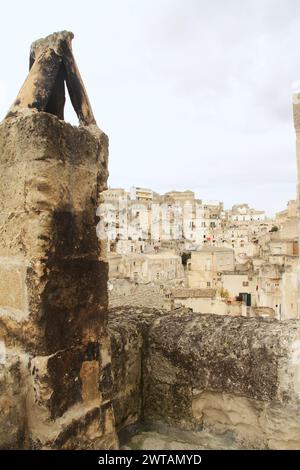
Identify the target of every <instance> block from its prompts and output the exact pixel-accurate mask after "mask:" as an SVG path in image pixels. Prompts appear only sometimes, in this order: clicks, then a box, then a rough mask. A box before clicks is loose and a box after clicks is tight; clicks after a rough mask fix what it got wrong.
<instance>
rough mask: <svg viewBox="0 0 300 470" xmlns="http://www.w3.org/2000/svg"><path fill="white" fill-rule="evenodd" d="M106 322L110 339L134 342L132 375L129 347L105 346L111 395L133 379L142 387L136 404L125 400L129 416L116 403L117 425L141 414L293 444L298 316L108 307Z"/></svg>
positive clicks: (297, 422) (299, 365) (263, 443)
mask: <svg viewBox="0 0 300 470" xmlns="http://www.w3.org/2000/svg"><path fill="white" fill-rule="evenodd" d="M151 316H152V318H151ZM145 322H146V325H147V328H145V327H144V326H143V325H145ZM109 323H112V324H113V328H111V327H110V331H111V334H112V339H113V344H115V343H116V338H117V337H120V335H122V341H121V343H122V345H123V346H122V347H125V349H126V350H127V351H128V352H129V351H130V348H134V350H135V356H136V362H137V363H139V364H140V373H139V376H136V377H135V378H134V380H132V376H131V375H130V368H131V366H130V360H131V359H130V357H132V355H131V354H129V355H128V356H126V355H122V356H121V358H120V355H119V352H120V349H118V348H116V347H113V350H112V355H113V358H112V365H113V371H116V369H117V373H115V377H116V383H115V390H114V393H115V397H117V399H118V400H119V401H120V400H121V397H122V395H123V396H124V390H125V389H126V387H128V386H131V389H132V384H133V383H134V387H133V388H134V389H135V390H136V391H137V390H138V389H139V388H140V390H141V394H142V402H141V403H139V407H136V408H134V407H133V404H135V403H136V402H135V401H134V400H133V401H128V402H127V407H126V416H127V417H130V418H129V419H127V418H126V417H125V414H124V412H123V411H121V412H118V408H116V416H117V418H116V419H117V422H118V426H119V428H120V427H122V425H127V424H128V423H130V424H132V423H133V422H134V421H135V420H136V421H137V420H141V421H143V422H144V423H152V425H153V423H157V425H160V424H161V423H165V424H168V425H171V426H174V427H177V428H181V429H185V430H193V431H197V430H202V429H203V430H207V431H213V432H215V433H221V434H224V433H225V434H226V433H230V434H232V435H234V437H235V439H236V440H237V441H238V442H239V444H242V445H243V446H244V447H250V448H252V447H254V448H274V449H278V448H283V449H296V448H299V446H300V409H299V403H300V322H299V321H298V320H288V321H284V322H278V321H276V320H264V319H256V318H242V317H236V318H228V317H223V316H218V315H202V314H183V315H176V314H175V313H171V314H166V312H158V311H155V312H154V311H153V314H152V315H151V312H149V311H147V312H145V314H143V312H142V311H141V310H140V311H139V313H138V315H136V312H135V311H134V309H127V310H126V309H124V308H123V309H114V312H113V316H112V319H111V320H110V321H109ZM127 324H130V325H131V326H130V329H129V328H126V325H127ZM121 332H122V333H121ZM133 338H135V339H133ZM117 357H118V358H117ZM116 365H117V367H116ZM120 376H122V378H123V381H122V385H121V386H120V384H121V382H120V381H119V379H118V377H120Z"/></svg>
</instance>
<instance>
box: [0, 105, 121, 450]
mask: <svg viewBox="0 0 300 470" xmlns="http://www.w3.org/2000/svg"><path fill="white" fill-rule="evenodd" d="M107 156H108V139H107V136H106V135H105V134H104V133H102V132H101V131H100V130H99V129H98V128H97V127H96V126H89V127H81V128H77V127H72V126H71V125H69V124H66V123H65V122H64V121H61V120H59V119H58V118H57V117H56V116H54V115H51V114H48V113H44V112H36V111H34V110H32V111H31V110H27V111H24V112H22V113H20V114H19V115H18V116H17V117H10V118H8V119H6V120H4V121H3V122H2V123H1V125H0V180H1V181H0V341H1V344H2V348H5V351H6V352H5V357H4V360H2V364H0V387H1V391H3V393H1V399H0V400H1V403H0V407H1V416H0V429H1V432H0V447H2V448H8V447H13V448H22V447H24V448H77V447H80V448H111V447H116V446H117V442H116V436H115V432H114V418H113V410H112V405H111V387H112V380H111V366H110V346H109V338H108V336H107V330H106V324H107V301H108V299H107V271H108V269H107V263H106V262H105V260H104V259H103V258H102V257H101V256H102V252H101V247H100V245H99V242H98V239H97V236H96V223H97V220H96V216H95V214H96V208H97V205H98V202H99V201H98V198H99V193H100V191H102V190H103V189H104V188H105V187H106V179H107V174H108V173H107ZM3 410H4V411H3ZM2 430H3V431H2ZM4 430H5V431H4Z"/></svg>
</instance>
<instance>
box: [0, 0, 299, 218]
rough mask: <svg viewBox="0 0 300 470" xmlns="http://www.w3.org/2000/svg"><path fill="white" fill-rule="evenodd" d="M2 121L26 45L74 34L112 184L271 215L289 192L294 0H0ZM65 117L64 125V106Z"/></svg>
mask: <svg viewBox="0 0 300 470" xmlns="http://www.w3.org/2000/svg"><path fill="white" fill-rule="evenodd" d="M0 5H1V17H0V18H1V20H0V26H1V27H0V44H1V63H2V67H1V74H0V117H1V118H3V117H4V115H5V113H6V111H7V110H8V108H9V107H10V105H11V103H12V102H13V100H14V98H15V97H16V95H17V92H18V90H19V88H20V86H21V84H22V82H23V81H24V79H25V77H26V74H27V70H28V56H29V48H30V43H31V42H32V41H33V40H35V39H37V38H39V37H43V36H46V35H48V34H50V33H52V32H54V31H59V30H62V29H68V30H71V31H73V32H74V34H75V38H74V40H73V49H74V53H75V58H76V60H77V63H78V66H79V69H80V71H81V75H82V77H83V80H84V82H85V85H86V88H87V91H88V94H89V97H90V100H91V103H92V106H93V110H94V114H95V116H96V119H97V121H98V124H99V126H100V127H101V128H102V129H103V130H104V131H105V132H106V133H107V134H108V135H109V138H110V164H109V167H110V178H109V185H110V186H111V187H115V186H118V187H119V186H120V187H126V188H128V187H130V186H131V185H139V186H146V187H151V188H153V189H154V190H156V191H168V190H171V189H178V190H184V189H192V190H194V191H196V193H197V195H198V197H200V198H203V199H220V200H223V201H224V202H225V207H229V206H230V205H232V204H234V203H239V202H248V203H249V204H250V205H252V206H254V207H256V208H257V209H266V210H267V211H268V212H269V213H272V212H274V211H277V210H281V209H283V208H284V207H285V204H286V202H287V200H288V199H293V198H294V197H295V192H296V158H295V137H294V129H293V122H292V105H291V93H292V84H293V82H295V81H296V80H297V79H300V47H299V46H300V1H299V0H243V1H241V0H226V1H224V0H105V1H104V0H94V1H93V0H84V1H83V0H80V1H77V0H60V1H57V0H52V1H47V2H42V1H41V0H40V1H38V0H36V1H34V0H25V1H21V0H20V1H16V0H9V1H8V2H7V1H1V2H0ZM67 118H68V119H69V120H71V122H74V123H75V122H76V121H75V120H74V117H73V114H72V113H71V111H70V110H68V113H67Z"/></svg>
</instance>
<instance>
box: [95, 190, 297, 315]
mask: <svg viewBox="0 0 300 470" xmlns="http://www.w3.org/2000/svg"><path fill="white" fill-rule="evenodd" d="M98 215H99V217H100V222H99V224H98V227H97V230H98V236H99V238H100V239H101V240H105V241H106V245H107V258H108V263H109V283H108V289H109V295H110V304H111V306H112V307H115V306H122V305H135V306H145V307H149V306H152V307H158V308H164V309H167V310H177V309H185V310H189V311H192V312H196V313H213V314H219V315H231V316H246V317H265V318H274V319H277V320H285V319H290V318H299V317H300V314H299V311H298V307H297V265H298V257H299V249H298V235H297V232H298V221H297V202H296V201H295V200H291V201H288V203H287V207H286V209H285V210H283V211H281V212H278V213H277V214H276V215H275V217H274V218H268V217H267V216H266V213H265V212H264V211H263V210H256V209H253V208H251V207H249V205H248V204H236V205H234V206H233V207H232V208H231V209H229V210H225V209H224V204H223V203H222V202H220V201H204V200H200V199H197V198H196V196H195V194H194V192H193V191H170V192H167V193H165V194H163V195H160V194H158V193H155V192H154V191H152V190H151V189H147V188H141V187H132V188H131V189H130V191H128V192H127V191H126V190H124V189H121V188H116V189H113V188H110V189H108V190H106V191H105V192H104V193H103V195H102V203H101V204H100V206H99V208H98Z"/></svg>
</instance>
